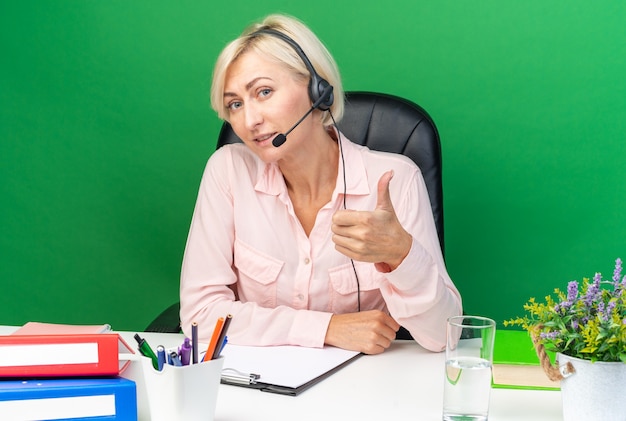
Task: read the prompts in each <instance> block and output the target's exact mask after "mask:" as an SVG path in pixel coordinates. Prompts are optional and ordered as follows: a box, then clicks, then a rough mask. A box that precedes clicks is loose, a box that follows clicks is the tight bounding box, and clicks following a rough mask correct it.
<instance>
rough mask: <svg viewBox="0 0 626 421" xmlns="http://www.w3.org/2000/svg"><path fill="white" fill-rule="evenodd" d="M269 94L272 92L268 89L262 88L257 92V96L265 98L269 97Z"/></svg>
mask: <svg viewBox="0 0 626 421" xmlns="http://www.w3.org/2000/svg"><path fill="white" fill-rule="evenodd" d="M271 93H272V90H271V89H270V88H263V89H261V90H260V91H259V96H262V97H266V96H269V95H270V94H271Z"/></svg>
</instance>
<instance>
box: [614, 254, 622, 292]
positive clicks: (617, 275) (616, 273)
mask: <svg viewBox="0 0 626 421" xmlns="http://www.w3.org/2000/svg"><path fill="white" fill-rule="evenodd" d="M621 276H622V259H620V258H619V257H618V258H617V260H615V270H614V271H613V282H615V284H616V285H617V284H618V283H619V281H620V278H621Z"/></svg>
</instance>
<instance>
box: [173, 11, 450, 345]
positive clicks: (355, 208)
mask: <svg viewBox="0 0 626 421" xmlns="http://www.w3.org/2000/svg"><path fill="white" fill-rule="evenodd" d="M211 104H212V107H213V108H214V109H215V111H216V112H217V113H218V115H219V116H220V117H221V118H223V119H224V120H226V121H228V122H229V123H230V124H231V125H232V128H233V130H234V132H235V133H236V134H237V135H238V136H239V137H240V138H241V139H242V140H243V144H236V145H227V146H223V147H221V148H220V149H218V150H217V151H216V152H215V153H214V154H213V155H212V156H211V158H210V159H209V162H208V164H207V167H206V170H205V173H204V175H203V177H202V181H201V185H200V190H199V194H198V199H197V203H196V208H195V211H194V215H193V220H192V223H191V228H190V232H189V237H188V241H187V246H186V250H185V256H184V259H183V267H182V274H181V286H180V294H181V313H180V315H181V325H182V327H183V330H184V331H185V332H186V333H187V334H189V329H190V326H191V323H192V322H194V321H195V322H197V323H198V324H199V326H200V339H201V340H205V341H208V339H209V338H210V335H211V332H212V329H213V327H214V324H215V321H216V320H217V318H218V317H221V316H225V315H226V314H231V315H232V316H233V318H232V323H231V324H230V329H229V331H228V337H229V343H233V344H243V345H285V344H288V345H300V346H307V347H321V346H324V345H325V344H327V345H333V346H337V347H341V348H345V349H351V350H355V351H360V352H364V353H367V354H377V353H381V352H383V351H384V350H385V349H386V348H388V347H389V346H390V344H391V341H393V339H394V338H395V335H396V331H397V330H398V329H399V327H400V326H401V325H402V326H404V327H405V328H406V329H408V331H409V332H410V333H411V335H412V336H413V338H414V339H415V340H416V341H417V342H418V343H419V344H421V345H422V346H423V347H425V348H427V349H429V350H432V351H441V350H442V349H443V348H444V347H445V342H446V329H445V326H446V319H447V318H448V317H450V316H454V315H459V314H461V313H462V308H461V298H460V295H459V292H458V291H457V289H456V287H455V286H454V284H453V283H452V281H451V280H450V277H449V275H448V273H447V271H446V268H445V265H444V261H443V257H442V254H441V249H440V246H439V242H438V238H437V233H436V229H435V225H434V222H433V216H432V213H431V208H430V203H429V199H428V193H427V191H426V187H425V185H424V182H423V179H422V175H421V173H420V170H419V168H417V167H416V165H415V164H414V163H413V162H412V161H411V160H409V159H408V158H406V157H404V156H401V155H395V154H388V153H381V152H376V151H371V150H369V149H367V148H365V147H362V146H358V145H356V144H354V143H352V142H350V140H349V139H346V138H345V136H343V135H342V134H341V133H339V132H338V130H337V129H336V127H335V125H334V122H333V118H334V120H336V121H338V120H340V118H341V116H342V114H343V89H342V86H341V80H340V77H339V72H338V70H337V67H336V65H335V62H334V60H333V59H332V57H331V55H330V54H329V53H328V51H327V50H326V48H325V47H324V46H323V44H322V43H321V42H320V41H319V39H318V38H317V37H316V36H315V35H314V34H313V33H312V32H311V31H310V30H309V29H308V28H307V27H306V26H305V25H304V24H303V23H302V22H300V21H298V20H297V19H295V18H292V17H289V16H282V15H272V16H269V17H267V18H265V19H264V20H263V21H262V22H260V23H258V24H255V25H252V26H251V27H249V28H248V29H246V30H245V31H244V32H243V34H242V35H241V36H240V37H238V38H237V39H235V40H234V41H232V42H231V43H230V44H228V45H227V46H226V48H225V49H224V50H223V51H222V53H221V54H220V56H219V58H218V60H217V63H216V66H215V70H214V74H213V84H212V91H211Z"/></svg>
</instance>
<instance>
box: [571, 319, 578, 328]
mask: <svg viewBox="0 0 626 421" xmlns="http://www.w3.org/2000/svg"><path fill="white" fill-rule="evenodd" d="M572 329H573V330H577V329H578V320H576V319H574V320H572Z"/></svg>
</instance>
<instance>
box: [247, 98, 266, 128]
mask: <svg viewBox="0 0 626 421" xmlns="http://www.w3.org/2000/svg"><path fill="white" fill-rule="evenodd" d="M244 110H245V111H244V114H245V125H246V128H247V129H248V130H254V129H255V128H256V127H257V126H258V125H259V124H261V123H262V122H263V115H262V113H261V110H260V109H259V107H258V105H257V104H255V103H254V102H249V103H247V104H246V106H245V107H244Z"/></svg>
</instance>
